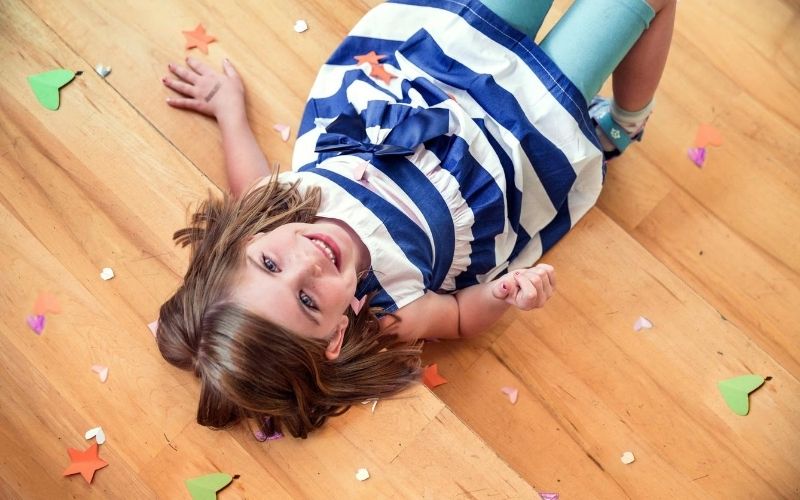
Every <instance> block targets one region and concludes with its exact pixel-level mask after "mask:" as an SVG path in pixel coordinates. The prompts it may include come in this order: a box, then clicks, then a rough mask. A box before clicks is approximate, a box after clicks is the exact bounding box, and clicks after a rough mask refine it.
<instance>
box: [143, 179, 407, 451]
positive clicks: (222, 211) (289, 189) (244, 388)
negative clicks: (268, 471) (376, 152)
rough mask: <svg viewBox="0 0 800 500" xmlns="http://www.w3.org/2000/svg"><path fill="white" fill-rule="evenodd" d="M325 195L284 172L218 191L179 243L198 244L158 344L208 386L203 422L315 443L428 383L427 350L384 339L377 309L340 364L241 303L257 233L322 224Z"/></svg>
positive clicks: (355, 322) (354, 328) (368, 312)
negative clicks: (249, 246) (318, 432)
mask: <svg viewBox="0 0 800 500" xmlns="http://www.w3.org/2000/svg"><path fill="white" fill-rule="evenodd" d="M320 196H321V194H320V191H319V189H316V188H315V189H309V190H308V191H307V192H305V193H303V192H301V190H300V189H298V185H297V184H292V185H286V184H283V183H280V182H278V178H277V175H275V176H273V177H272V178H271V179H270V181H269V182H268V183H267V184H265V185H263V186H260V187H258V188H257V189H254V190H252V191H251V192H250V193H248V194H247V195H245V196H244V197H243V198H241V199H238V198H233V197H231V196H229V195H227V194H225V195H223V197H222V198H221V199H220V198H217V197H214V196H213V195H211V193H209V196H208V198H207V199H206V200H204V201H203V202H202V203H201V204H200V206H199V207H198V209H197V210H196V211H195V213H194V214H193V215H192V216H191V219H190V223H189V227H186V228H183V229H181V230H179V231H176V232H175V234H174V236H173V239H174V240H175V241H176V243H177V244H180V245H181V246H187V245H190V246H191V259H190V263H189V269H188V270H187V271H186V275H185V277H184V281H183V284H182V285H181V287H180V288H179V289H178V291H177V292H175V294H174V295H173V296H172V297H170V298H169V300H167V301H166V302H165V303H164V304H163V305H162V306H161V310H160V313H159V321H158V331H157V340H158V348H159V350H160V351H161V354H162V356H164V358H165V359H166V360H167V361H169V362H170V363H171V364H173V365H175V366H177V367H179V368H182V369H185V370H191V371H193V372H194V374H195V375H196V376H197V377H198V378H199V379H200V402H199V405H198V408H197V422H198V423H199V424H201V425H206V426H210V427H214V428H224V427H228V426H230V425H233V424H235V423H236V422H239V421H242V420H244V419H253V420H254V421H255V422H257V423H258V425H259V426H260V428H261V430H262V431H263V432H265V433H267V434H272V433H273V432H275V431H279V430H281V429H282V428H285V429H286V430H288V431H289V432H290V433H291V434H292V435H293V436H295V437H301V438H305V437H307V436H308V433H309V432H311V431H312V430H314V429H316V428H318V427H320V426H321V425H322V424H323V423H324V422H325V420H326V419H327V418H328V417H330V416H334V415H339V414H341V413H344V412H345V411H347V409H348V408H349V407H350V405H352V404H354V403H359V402H362V401H364V400H366V399H370V398H383V397H387V396H390V395H393V394H396V393H398V392H399V391H401V390H403V389H405V388H406V387H408V386H409V385H410V384H412V383H414V382H416V381H417V380H419V373H420V360H419V354H420V345H419V343H411V344H410V343H406V342H401V341H399V340H398V339H397V336H396V335H393V334H391V333H389V332H382V331H381V328H380V324H379V322H378V319H377V317H376V312H379V311H378V310H375V309H374V308H369V307H364V308H362V310H361V311H360V312H359V314H358V315H356V314H354V313H353V311H352V310H350V309H349V308H348V311H347V313H346V314H347V315H348V319H349V325H348V327H347V330H346V332H345V334H344V340H343V343H342V348H341V352H340V354H339V356H338V358H337V359H335V360H332V361H331V360H328V359H327V358H326V357H325V348H326V344H327V343H326V342H325V341H324V340H318V339H311V338H307V337H303V336H301V335H298V334H296V333H295V332H290V331H288V330H286V329H284V328H282V327H281V326H280V325H277V324H274V323H272V322H269V321H267V320H266V319H264V318H262V317H261V316H258V315H256V314H255V313H252V312H250V311H248V310H246V309H245V308H244V307H242V306H241V305H239V304H237V303H235V302H234V301H233V300H232V298H231V296H232V294H231V292H232V287H233V286H234V280H233V277H234V276H235V273H236V270H237V269H239V268H240V266H241V265H243V263H244V248H245V242H246V240H247V238H248V237H249V236H252V235H255V234H256V233H259V232H268V231H271V230H272V229H275V228H276V227H278V226H280V225H282V224H287V223H290V222H305V223H312V222H314V220H316V213H317V209H318V207H319V204H320Z"/></svg>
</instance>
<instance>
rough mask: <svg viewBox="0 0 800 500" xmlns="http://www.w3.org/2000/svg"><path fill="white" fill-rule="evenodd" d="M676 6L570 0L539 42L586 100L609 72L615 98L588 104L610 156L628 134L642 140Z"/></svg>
mask: <svg viewBox="0 0 800 500" xmlns="http://www.w3.org/2000/svg"><path fill="white" fill-rule="evenodd" d="M675 4H676V0H646V1H645V0H575V2H574V3H573V4H572V6H571V7H570V8H569V10H568V11H567V12H566V14H564V16H563V17H562V18H561V19H560V20H559V21H558V23H557V24H556V25H555V26H554V27H553V29H552V30H551V31H550V33H548V34H547V37H545V39H544V40H543V41H542V43H541V47H542V49H543V50H544V51H545V53H547V54H548V55H549V56H550V58H551V59H553V61H554V62H555V63H556V65H558V67H559V68H560V69H561V70H562V71H563V72H564V74H566V75H567V77H568V78H569V79H570V80H572V82H573V83H575V85H576V86H577V87H578V88H579V89H580V91H581V93H582V94H583V96H584V97H585V98H586V100H587V102H588V101H590V100H591V99H592V97H593V96H594V95H595V94H596V93H597V92H598V91H599V90H600V87H601V86H602V85H603V83H604V82H605V81H606V79H608V77H609V76H610V75H611V73H612V72H613V74H614V79H613V89H614V101H613V102H606V101H594V102H592V104H591V106H590V114H591V115H592V117H593V118H595V119H596V120H597V122H598V136H599V137H600V140H601V142H602V143H603V148H604V149H605V150H606V152H607V153H608V154H607V157H609V158H610V157H613V156H616V155H617V154H619V153H620V152H621V151H622V150H624V149H625V147H626V146H627V144H628V143H629V142H630V139H631V138H634V139H637V140H638V139H639V138H641V130H642V128H643V127H644V123H645V122H646V121H647V118H648V116H649V115H650V112H651V111H652V105H653V96H654V95H655V91H656V87H657V86H658V82H659V80H660V79H661V74H662V72H663V70H664V65H665V64H666V60H667V54H668V52H669V46H670V41H671V39H672V26H673V23H674V19H675ZM651 21H652V22H651ZM623 133H624V134H623ZM609 136H613V137H615V139H613V140H612V139H609Z"/></svg>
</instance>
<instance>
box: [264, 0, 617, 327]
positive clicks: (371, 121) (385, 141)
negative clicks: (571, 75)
mask: <svg viewBox="0 0 800 500" xmlns="http://www.w3.org/2000/svg"><path fill="white" fill-rule="evenodd" d="M372 52H374V54H371V53H372ZM357 56H358V58H357ZM381 56H383V57H381ZM359 61H360V62H359ZM383 72H385V73H388V74H389V75H392V76H393V77H392V78H389V77H388V76H386V75H385V74H383ZM280 178H281V180H282V181H285V182H294V181H298V180H299V181H300V186H301V188H303V187H308V186H320V187H321V188H322V206H321V208H320V211H319V215H320V216H322V217H330V218H336V219H340V220H343V221H345V222H346V223H348V224H349V225H350V226H351V227H352V228H353V229H354V230H355V231H356V232H357V233H358V234H359V235H360V236H361V238H362V239H363V241H364V243H365V244H366V246H367V248H369V250H370V254H371V257H372V269H371V272H370V273H369V275H368V276H367V278H366V279H365V280H363V282H362V283H361V285H360V286H359V290H358V295H359V296H361V295H363V294H365V293H367V292H369V291H377V295H376V297H375V299H373V301H372V305H377V306H381V307H383V308H384V309H385V310H386V311H387V312H392V311H395V310H397V309H398V308H400V307H403V306H404V305H406V304H408V303H410V302H412V301H414V300H415V299H417V298H419V297H421V296H422V295H423V294H424V293H425V292H426V291H428V290H430V291H436V292H452V291H454V290H458V289H461V288H465V287H468V286H470V285H474V284H476V283H482V282H486V281H489V280H492V279H494V278H496V277H497V276H499V275H501V274H503V273H505V272H507V271H508V270H510V269H515V268H521V267H528V266H531V265H533V264H534V263H535V262H536V260H537V259H538V258H539V257H540V256H541V255H542V253H543V252H544V251H546V250H547V249H548V248H550V247H551V246H552V245H553V244H554V243H555V242H556V241H558V240H559V239H560V238H561V237H562V236H564V234H566V232H567V231H568V230H569V229H570V228H571V227H572V225H573V224H575V222H576V221H577V220H578V219H579V218H580V217H582V216H583V215H584V214H585V213H586V212H587V211H588V210H589V208H590V207H591V206H592V205H593V204H594V203H595V201H596V199H597V197H598V195H599V193H600V189H601V185H602V180H603V162H602V154H601V150H600V147H599V143H598V142H597V138H596V136H595V134H594V130H593V127H592V126H591V121H590V119H589V116H588V114H587V110H586V102H585V101H584V99H583V97H582V96H581V94H580V92H579V91H578V90H577V88H575V87H574V86H573V84H572V83H571V82H570V81H569V80H568V79H567V78H566V77H565V76H564V75H563V74H562V73H561V72H560V71H559V69H558V68H557V67H556V66H555V64H553V62H552V61H550V60H549V59H548V57H547V56H546V55H545V54H544V53H543V52H542V51H541V49H539V48H538V47H537V46H536V45H535V44H534V43H533V41H532V40H530V39H528V38H527V37H525V35H523V34H522V33H520V32H518V31H517V30H515V29H514V28H512V27H511V26H509V25H508V24H507V23H506V22H505V21H503V20H502V19H500V18H499V17H498V16H496V15H495V14H494V13H492V12H491V11H490V10H489V9H487V8H486V7H484V6H483V5H482V4H481V3H479V2H478V1H471V0H435V1H434V0H398V1H391V2H389V3H385V4H382V5H380V6H378V7H376V8H374V9H373V10H371V11H370V12H369V13H367V15H366V16H365V17H364V18H363V19H362V20H361V21H360V22H359V23H358V24H357V25H356V26H355V28H353V30H352V31H351V33H350V34H349V35H348V36H347V38H345V40H344V41H343V43H342V44H341V45H340V46H339V47H338V49H337V50H336V51H335V52H334V53H333V55H332V56H331V57H330V59H329V60H328V62H327V63H326V64H325V65H324V66H323V67H322V69H321V70H320V73H319V75H318V77H317V79H316V81H315V83H314V86H313V88H312V90H311V95H310V96H309V100H308V103H307V106H306V109H305V113H304V115H303V118H302V123H301V124H300V129H299V132H298V138H297V142H296V146H295V151H294V156H293V170H292V171H291V172H284V173H282V174H281V177H280Z"/></svg>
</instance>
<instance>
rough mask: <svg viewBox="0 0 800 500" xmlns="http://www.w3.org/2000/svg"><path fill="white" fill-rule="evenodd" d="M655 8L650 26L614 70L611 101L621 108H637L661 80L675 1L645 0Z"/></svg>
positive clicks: (644, 101) (640, 106) (669, 41)
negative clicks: (612, 98) (612, 99)
mask: <svg viewBox="0 0 800 500" xmlns="http://www.w3.org/2000/svg"><path fill="white" fill-rule="evenodd" d="M648 2H649V3H650V5H651V6H652V7H653V9H654V10H655V11H656V15H655V18H654V19H653V21H652V22H651V23H650V28H648V29H647V30H645V32H644V33H642V36H641V37H639V40H637V41H636V43H635V44H634V45H633V47H631V50H630V51H628V54H627V55H626V56H625V57H624V58H623V59H622V62H620V63H619V65H618V66H617V68H616V69H615V70H614V78H613V81H612V86H613V89H614V102H616V103H617V105H619V107H621V108H622V109H626V110H631V111H635V110H639V109H643V108H644V107H645V106H647V105H648V104H649V103H650V101H652V100H653V96H654V95H655V93H656V87H658V82H659V81H660V80H661V74H662V73H663V72H664V66H665V65H666V63H667V54H668V53H669V46H670V43H671V41H672V26H673V25H674V24H675V6H676V2H675V1H674V0H660V1H656V0H648Z"/></svg>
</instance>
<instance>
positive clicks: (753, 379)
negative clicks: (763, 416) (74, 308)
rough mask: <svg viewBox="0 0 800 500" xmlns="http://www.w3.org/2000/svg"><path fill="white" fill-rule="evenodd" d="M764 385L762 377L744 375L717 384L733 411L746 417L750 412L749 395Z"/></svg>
mask: <svg viewBox="0 0 800 500" xmlns="http://www.w3.org/2000/svg"><path fill="white" fill-rule="evenodd" d="M763 383H764V377H762V376H760V375H742V376H741V377H734V378H729V379H727V380H723V381H721V382H719V383H718V384H717V386H718V387H719V392H721V393H722V397H723V399H725V402H726V403H727V404H728V407H730V409H731V410H733V412H734V413H735V414H737V415H742V416H745V415H747V413H748V412H749V411H750V400H749V398H748V396H749V394H750V393H751V392H753V391H755V390H756V389H758V388H759V387H761V384H763Z"/></svg>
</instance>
